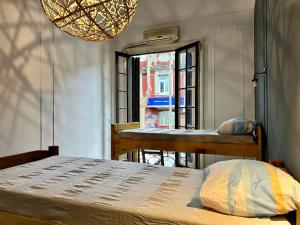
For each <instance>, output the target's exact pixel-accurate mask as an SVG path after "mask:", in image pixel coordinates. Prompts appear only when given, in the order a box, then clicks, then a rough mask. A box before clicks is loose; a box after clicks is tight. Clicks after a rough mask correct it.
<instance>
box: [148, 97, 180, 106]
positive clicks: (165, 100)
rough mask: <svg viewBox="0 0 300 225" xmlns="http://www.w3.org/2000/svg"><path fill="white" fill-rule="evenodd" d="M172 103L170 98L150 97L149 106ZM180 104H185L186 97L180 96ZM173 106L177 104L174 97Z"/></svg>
mask: <svg viewBox="0 0 300 225" xmlns="http://www.w3.org/2000/svg"><path fill="white" fill-rule="evenodd" d="M169 104H170V98H149V99H148V104H147V106H148V107H154V106H156V107H157V106H161V107H164V106H165V107H166V106H169ZM180 105H181V106H183V105H184V98H180ZM172 106H175V98H174V97H173V98H172Z"/></svg>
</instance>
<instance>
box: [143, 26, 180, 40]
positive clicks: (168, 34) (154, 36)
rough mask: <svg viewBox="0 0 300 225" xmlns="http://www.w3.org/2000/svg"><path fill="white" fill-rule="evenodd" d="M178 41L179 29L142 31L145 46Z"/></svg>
mask: <svg viewBox="0 0 300 225" xmlns="http://www.w3.org/2000/svg"><path fill="white" fill-rule="evenodd" d="M178 40H179V28H178V27H168V28H162V29H155V30H148V31H144V43H145V44H165V43H172V42H176V41H178Z"/></svg>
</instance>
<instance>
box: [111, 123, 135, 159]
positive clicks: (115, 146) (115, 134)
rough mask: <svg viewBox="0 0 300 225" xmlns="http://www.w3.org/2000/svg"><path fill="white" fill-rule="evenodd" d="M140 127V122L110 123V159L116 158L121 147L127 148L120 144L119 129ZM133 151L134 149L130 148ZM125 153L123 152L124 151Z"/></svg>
mask: <svg viewBox="0 0 300 225" xmlns="http://www.w3.org/2000/svg"><path fill="white" fill-rule="evenodd" d="M137 128H140V123H126V124H112V125H111V159H112V160H118V159H119V156H120V155H122V154H120V150H121V148H123V147H124V149H127V148H126V146H119V145H120V131H122V130H130V129H137ZM131 150H132V151H134V149H131ZM124 154H125V152H124Z"/></svg>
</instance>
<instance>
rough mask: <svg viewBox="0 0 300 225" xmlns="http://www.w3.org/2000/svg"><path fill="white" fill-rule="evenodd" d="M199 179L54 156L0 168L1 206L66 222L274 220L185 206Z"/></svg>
mask: <svg viewBox="0 0 300 225" xmlns="http://www.w3.org/2000/svg"><path fill="white" fill-rule="evenodd" d="M201 182H202V171H199V170H192V169H181V168H180V169H179V168H164V167H157V166H150V165H145V164H135V163H128V162H118V161H105V160H95V159H88V158H69V157H61V156H55V157H51V158H48V159H44V160H40V161H37V162H33V163H29V164H25V165H21V166H17V167H13V168H9V169H6V170H1V171H0V210H2V211H6V212H10V213H14V214H18V215H24V216H28V217H34V218H39V219H42V220H47V221H55V222H59V223H62V224H66V225H99V224H101V225H106V224H107V225H112V224H119V225H125V224H126V225H130V224H134V225H137V224H149V225H150V224H151V225H153V224H163V225H168V224H169V225H220V224H222V225H233V224H234V225H253V224H256V225H267V224H269V225H270V224H271V225H273V224H274V225H275V224H277V223H274V222H273V221H272V220H271V219H268V218H264V219H257V218H240V217H233V216H228V215H223V214H220V213H216V212H213V211H210V210H207V209H196V208H189V207H187V204H188V203H189V202H190V200H191V199H192V197H193V195H194V193H195V191H196V189H197V187H199V185H200V184H201ZM279 224H288V223H285V222H283V223H281V222H280V223H278V225H279Z"/></svg>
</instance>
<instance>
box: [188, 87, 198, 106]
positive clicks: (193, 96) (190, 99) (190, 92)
mask: <svg viewBox="0 0 300 225" xmlns="http://www.w3.org/2000/svg"><path fill="white" fill-rule="evenodd" d="M186 94H187V96H186V104H187V106H189V107H195V106H196V100H195V99H196V93H195V88H188V89H187V93H186Z"/></svg>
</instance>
